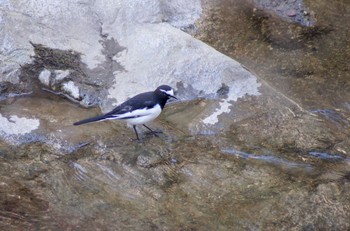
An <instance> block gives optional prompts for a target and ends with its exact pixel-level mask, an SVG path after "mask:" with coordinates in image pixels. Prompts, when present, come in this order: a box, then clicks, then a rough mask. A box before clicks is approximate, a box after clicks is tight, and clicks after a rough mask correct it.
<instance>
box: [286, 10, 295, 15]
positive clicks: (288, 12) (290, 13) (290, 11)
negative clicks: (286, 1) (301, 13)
mask: <svg viewBox="0 0 350 231" xmlns="http://www.w3.org/2000/svg"><path fill="white" fill-rule="evenodd" d="M286 14H287V16H288V17H295V16H296V15H297V12H296V11H295V10H288V11H287V12H286Z"/></svg>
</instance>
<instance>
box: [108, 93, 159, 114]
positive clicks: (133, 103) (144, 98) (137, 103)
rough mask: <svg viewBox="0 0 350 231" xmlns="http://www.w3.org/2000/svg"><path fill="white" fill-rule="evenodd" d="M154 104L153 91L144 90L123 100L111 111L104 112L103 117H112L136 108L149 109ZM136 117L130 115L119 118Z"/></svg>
mask: <svg viewBox="0 0 350 231" xmlns="http://www.w3.org/2000/svg"><path fill="white" fill-rule="evenodd" d="M155 104H156V102H155V100H154V97H153V92H145V93H141V94H138V95H136V96H134V97H132V98H131V99H129V100H127V101H125V102H124V103H122V104H121V105H119V106H117V107H116V108H114V109H113V110H112V111H110V112H108V113H106V114H104V116H105V118H106V119H107V118H113V117H118V116H121V115H123V114H126V113H130V112H132V111H135V110H138V109H149V108H153V107H154V105H155ZM135 117H138V116H137V115H136V116H131V117H124V118H121V119H130V118H135Z"/></svg>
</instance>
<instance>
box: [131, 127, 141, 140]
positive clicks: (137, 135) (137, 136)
mask: <svg viewBox="0 0 350 231" xmlns="http://www.w3.org/2000/svg"><path fill="white" fill-rule="evenodd" d="M132 127H133V128H134V131H135V134H136V139H137V140H140V138H139V134H137V130H136V125H133V126H132Z"/></svg>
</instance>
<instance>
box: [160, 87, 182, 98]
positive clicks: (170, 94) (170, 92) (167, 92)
mask: <svg viewBox="0 0 350 231" xmlns="http://www.w3.org/2000/svg"><path fill="white" fill-rule="evenodd" d="M156 92H159V93H161V94H162V95H164V96H166V97H167V98H168V99H170V98H174V99H177V98H176V97H175V94H174V89H173V88H172V87H170V86H168V85H161V86H159V87H158V88H157V89H156Z"/></svg>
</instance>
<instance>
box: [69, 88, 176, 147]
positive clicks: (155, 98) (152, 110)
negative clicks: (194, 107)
mask: <svg viewBox="0 0 350 231" xmlns="http://www.w3.org/2000/svg"><path fill="white" fill-rule="evenodd" d="M170 98H174V99H177V98H176V97H175V95H174V89H173V88H171V87H169V86H168V85H161V86H159V87H158V88H157V89H156V90H155V91H150V92H145V93H141V94H138V95H136V96H134V97H132V98H131V99H129V100H127V101H125V102H124V103H122V104H120V105H119V106H117V107H116V108H114V109H113V110H112V111H110V112H108V113H106V114H103V115H99V116H96V117H92V118H88V119H84V120H81V121H78V122H76V123H74V124H73V125H81V124H86V123H91V122H96V121H104V120H124V121H126V122H127V123H128V124H130V125H132V126H133V128H134V131H135V134H136V138H137V139H138V140H139V135H138V133H137V130H136V125H139V124H142V125H143V126H144V127H145V128H147V129H148V130H150V131H151V132H152V133H153V134H155V132H154V131H153V130H152V129H150V128H149V127H147V126H146V125H145V123H147V122H150V121H152V120H154V119H155V118H157V117H158V116H159V115H160V113H161V112H162V110H163V108H164V106H165V104H166V102H167V101H168V99H170Z"/></svg>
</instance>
